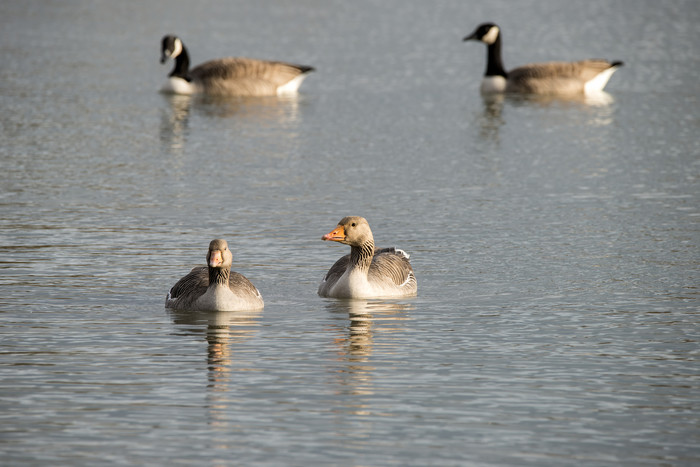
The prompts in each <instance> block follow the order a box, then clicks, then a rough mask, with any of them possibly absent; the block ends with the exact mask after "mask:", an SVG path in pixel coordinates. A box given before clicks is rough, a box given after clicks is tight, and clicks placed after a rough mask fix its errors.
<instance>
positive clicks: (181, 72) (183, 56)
mask: <svg viewBox="0 0 700 467" xmlns="http://www.w3.org/2000/svg"><path fill="white" fill-rule="evenodd" d="M189 71H190V56H189V55H188V53H187V49H186V48H185V46H184V45H183V46H182V52H180V55H178V56H177V57H176V58H175V68H173V71H172V73H170V76H175V77H178V78H182V79H185V80H187V81H189V80H190V78H189V76H188V75H189Z"/></svg>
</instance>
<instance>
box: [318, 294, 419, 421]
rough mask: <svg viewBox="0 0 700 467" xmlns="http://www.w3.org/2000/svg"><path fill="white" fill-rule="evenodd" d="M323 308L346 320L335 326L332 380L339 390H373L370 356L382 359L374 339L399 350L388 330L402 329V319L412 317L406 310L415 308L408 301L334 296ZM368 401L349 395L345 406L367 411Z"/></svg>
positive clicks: (386, 347) (357, 393)
mask: <svg viewBox="0 0 700 467" xmlns="http://www.w3.org/2000/svg"><path fill="white" fill-rule="evenodd" d="M326 309H327V310H328V311H329V312H330V313H332V314H335V315H337V316H338V317H339V319H343V320H345V317H346V316H347V322H345V323H344V324H343V325H338V326H337V327H335V331H336V333H335V334H336V337H335V338H334V344H335V346H336V348H337V353H338V359H337V361H338V362H340V363H339V365H338V367H337V368H336V369H335V371H334V373H333V375H334V379H333V384H335V385H337V386H338V389H337V390H336V392H337V393H338V394H346V395H352V396H365V395H371V394H373V393H374V389H373V385H372V380H373V372H374V370H375V366H374V364H373V363H372V361H373V359H379V360H381V359H382V358H383V356H382V355H375V351H374V341H375V339H376V338H381V339H382V347H381V348H382V350H383V351H386V350H388V351H390V352H391V353H392V354H394V353H398V352H399V350H400V349H399V348H398V346H399V345H400V344H399V343H398V342H397V343H396V346H397V348H396V349H394V350H395V352H394V351H393V350H392V349H391V337H389V336H388V335H389V334H392V333H396V332H400V331H402V330H403V321H405V320H409V319H411V318H410V317H409V316H408V315H407V312H408V311H410V310H413V309H414V305H413V304H411V303H402V302H392V301H385V300H357V299H355V300H333V301H329V302H327V303H326ZM368 408H369V404H368V403H365V402H363V401H362V399H361V398H357V399H356V398H351V399H348V406H347V407H344V408H343V410H346V411H347V412H349V413H353V414H363V413H367V410H368Z"/></svg>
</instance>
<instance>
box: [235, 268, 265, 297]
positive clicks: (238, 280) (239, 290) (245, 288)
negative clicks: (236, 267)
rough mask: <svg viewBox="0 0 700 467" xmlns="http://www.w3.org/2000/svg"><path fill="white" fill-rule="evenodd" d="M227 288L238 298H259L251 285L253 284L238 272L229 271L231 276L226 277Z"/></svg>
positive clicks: (258, 294) (257, 292)
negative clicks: (245, 296) (249, 296)
mask: <svg viewBox="0 0 700 467" xmlns="http://www.w3.org/2000/svg"><path fill="white" fill-rule="evenodd" d="M228 286H229V288H230V289H231V290H232V291H233V292H234V293H235V294H236V295H238V296H239V297H240V296H242V295H244V294H249V295H251V296H254V297H261V295H260V292H259V291H258V289H257V288H256V287H255V286H254V285H253V283H252V282H250V281H249V280H248V278H247V277H245V276H244V275H243V274H240V273H238V272H235V271H231V275H230V276H228ZM261 298H262V297H261Z"/></svg>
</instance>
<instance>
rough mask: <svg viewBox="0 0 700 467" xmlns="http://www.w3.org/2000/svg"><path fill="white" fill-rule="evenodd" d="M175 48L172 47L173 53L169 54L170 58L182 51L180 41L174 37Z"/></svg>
mask: <svg viewBox="0 0 700 467" xmlns="http://www.w3.org/2000/svg"><path fill="white" fill-rule="evenodd" d="M174 45H175V49H173V53H171V54H170V58H177V56H178V55H180V54H181V53H182V41H181V40H180V39H179V38H178V39H175V44H174Z"/></svg>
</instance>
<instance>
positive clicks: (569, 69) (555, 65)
mask: <svg viewBox="0 0 700 467" xmlns="http://www.w3.org/2000/svg"><path fill="white" fill-rule="evenodd" d="M611 66H613V64H612V63H610V62H609V61H607V60H602V59H591V60H581V61H578V62H544V63H532V64H529V65H524V66H521V67H518V68H514V69H513V70H511V71H509V72H508V87H509V89H508V90H509V91H517V92H530V93H546V92H580V91H582V90H583V86H584V84H585V83H586V81H589V80H591V79H593V78H594V77H595V76H596V75H598V74H599V73H600V72H602V71H604V70H606V69H608V68H610V67H611Z"/></svg>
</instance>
